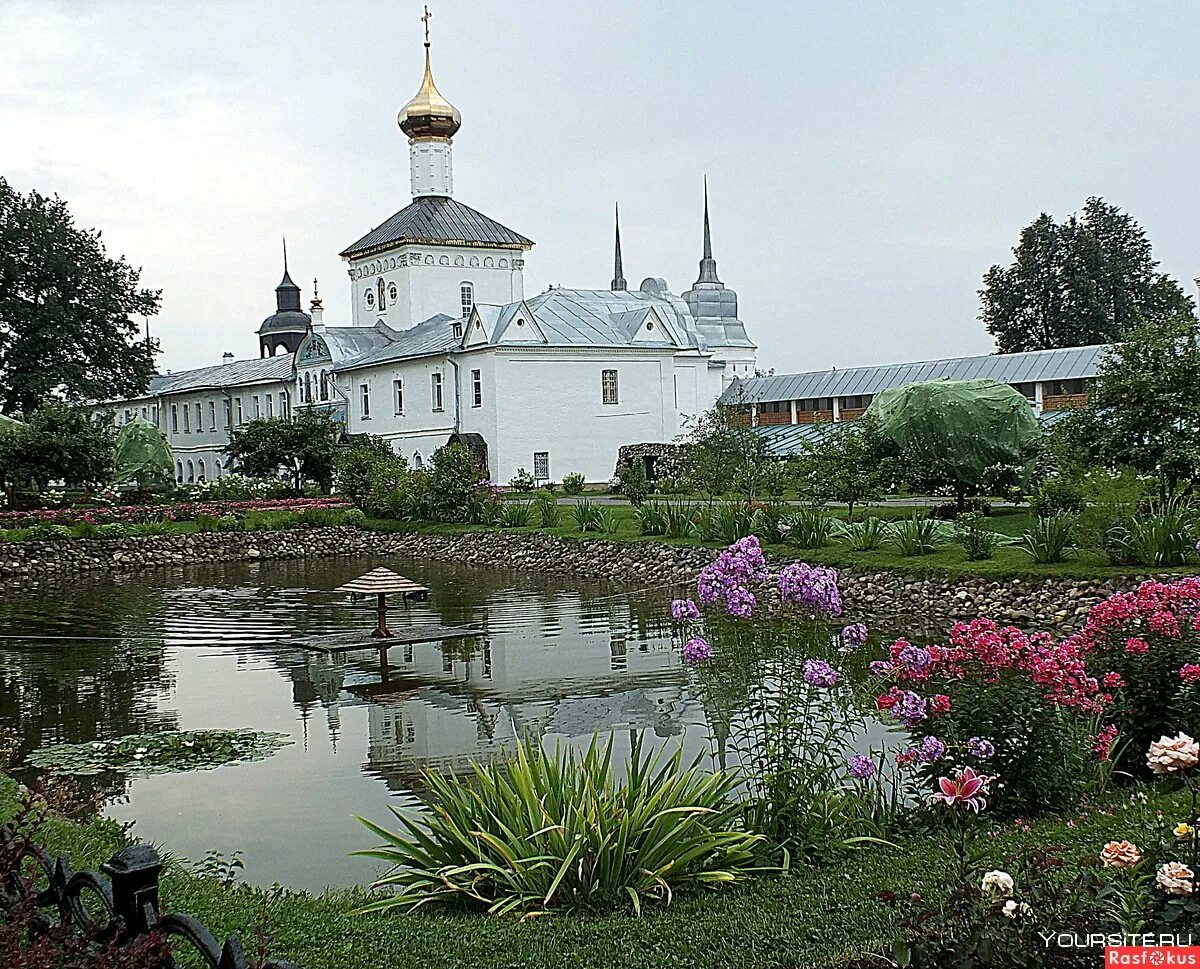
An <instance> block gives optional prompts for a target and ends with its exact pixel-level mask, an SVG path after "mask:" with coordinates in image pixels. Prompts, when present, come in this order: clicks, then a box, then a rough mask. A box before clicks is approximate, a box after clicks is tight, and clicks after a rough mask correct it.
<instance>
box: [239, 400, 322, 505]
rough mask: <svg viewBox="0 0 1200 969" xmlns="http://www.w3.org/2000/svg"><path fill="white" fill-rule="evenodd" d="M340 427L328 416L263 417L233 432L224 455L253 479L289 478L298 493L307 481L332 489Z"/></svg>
mask: <svg viewBox="0 0 1200 969" xmlns="http://www.w3.org/2000/svg"><path fill="white" fill-rule="evenodd" d="M340 434H341V426H340V425H339V424H338V423H336V422H335V421H334V420H333V418H331V417H330V416H329V415H328V414H325V413H321V412H317V411H306V412H304V413H301V414H298V415H296V416H294V417H263V418H259V419H258V420H254V421H251V422H250V423H249V424H247V425H246V426H245V427H242V428H237V429H236V430H234V432H233V435H232V436H231V437H230V440H229V444H228V445H227V446H226V448H225V453H226V454H228V455H229V457H230V459H231V460H232V461H233V462H234V463H235V464H236V466H237V468H238V470H239V471H241V472H242V473H243V474H247V475H249V476H250V477H252V478H280V477H284V476H286V477H287V478H288V480H289V481H291V483H292V487H293V488H294V489H295V490H296V491H297V492H299V491H303V490H304V485H305V483H306V482H309V481H311V482H314V483H316V484H318V485H320V486H321V487H322V488H324V489H325V490H329V488H330V487H331V485H332V482H333V462H334V456H335V454H336V452H337V440H338V437H339V436H340Z"/></svg>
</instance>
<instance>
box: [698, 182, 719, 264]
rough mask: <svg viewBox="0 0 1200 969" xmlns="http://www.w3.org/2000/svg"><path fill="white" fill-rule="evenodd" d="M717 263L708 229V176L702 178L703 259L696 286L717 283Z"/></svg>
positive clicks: (710, 232) (710, 233)
mask: <svg viewBox="0 0 1200 969" xmlns="http://www.w3.org/2000/svg"><path fill="white" fill-rule="evenodd" d="M720 281H721V280H720V279H718V278H717V261H716V260H715V259H714V258H713V254H712V231H711V230H710V229H709V227H708V176H707V175H705V176H704V257H703V258H702V259H701V260H700V275H699V276H698V277H697V279H696V284H697V285H699V284H700V283H719V282H720Z"/></svg>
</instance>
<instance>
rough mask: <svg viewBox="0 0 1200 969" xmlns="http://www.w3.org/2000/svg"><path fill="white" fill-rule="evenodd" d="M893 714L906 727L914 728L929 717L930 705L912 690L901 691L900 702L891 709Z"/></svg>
mask: <svg viewBox="0 0 1200 969" xmlns="http://www.w3.org/2000/svg"><path fill="white" fill-rule="evenodd" d="M891 712H892V716H893V717H895V718H896V719H897V720H899V721H900V722H901V723H903V724H904V725H905V726H906V727H912V726H915V725H916V724H918V723H920V722H921V721H922V720H924V719H925V718H926V717H928V716H929V703H928V702H927V701H926V699H925V698H924V697H923V696H921V695H920V694H918V693H913V691H912V690H901V691H900V701H899V702H898V703H896V704H895V705H894V706H893V707H892V708H891Z"/></svg>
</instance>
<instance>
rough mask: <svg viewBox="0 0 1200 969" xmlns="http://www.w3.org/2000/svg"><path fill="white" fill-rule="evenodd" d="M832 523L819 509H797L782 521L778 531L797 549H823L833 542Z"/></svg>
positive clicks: (832, 520) (831, 518)
mask: <svg viewBox="0 0 1200 969" xmlns="http://www.w3.org/2000/svg"><path fill="white" fill-rule="evenodd" d="M834 522H835V519H834V518H833V516H832V515H829V514H826V513H825V512H824V511H822V510H821V509H820V508H799V509H797V510H796V511H795V512H793V513H792V514H791V515H788V516H787V517H786V518H785V519H784V522H783V527H781V529H780V531H781V532H782V533H783V535H784V537H785V538H786V539H787V541H788V542H789V543H790V544H792V545H795V546H796V547H797V548H825V546H827V545H828V544H829V543H830V542H831V541H832V540H833V532H834Z"/></svg>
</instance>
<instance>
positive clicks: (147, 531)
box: [129, 521, 175, 538]
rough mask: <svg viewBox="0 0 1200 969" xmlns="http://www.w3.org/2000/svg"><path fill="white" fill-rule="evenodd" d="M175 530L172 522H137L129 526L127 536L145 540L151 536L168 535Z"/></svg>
mask: <svg viewBox="0 0 1200 969" xmlns="http://www.w3.org/2000/svg"><path fill="white" fill-rule="evenodd" d="M174 530H175V526H174V524H173V523H172V522H167V521H158V522H138V523H137V524H136V525H130V526H129V534H130V535H133V536H137V537H139V538H145V537H148V536H151V535H170V534H171V533H172V532H173V531H174Z"/></svg>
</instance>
